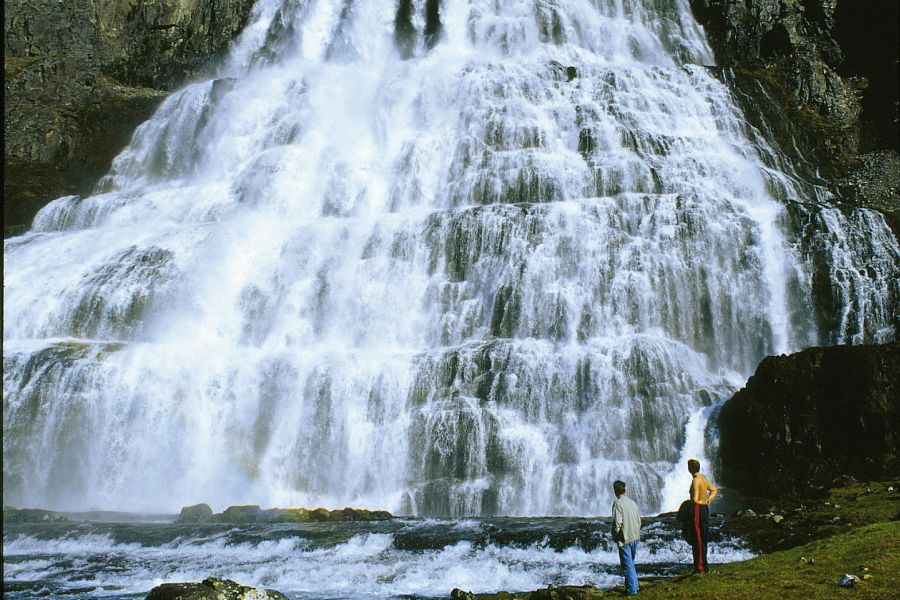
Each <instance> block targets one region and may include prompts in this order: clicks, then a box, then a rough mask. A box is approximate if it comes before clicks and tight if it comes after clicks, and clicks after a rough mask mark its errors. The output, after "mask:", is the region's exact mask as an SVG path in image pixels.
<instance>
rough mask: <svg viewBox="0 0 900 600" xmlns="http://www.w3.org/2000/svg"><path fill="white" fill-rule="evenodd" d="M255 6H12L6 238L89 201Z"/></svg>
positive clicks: (183, 1)
mask: <svg viewBox="0 0 900 600" xmlns="http://www.w3.org/2000/svg"><path fill="white" fill-rule="evenodd" d="M252 5H253V0H211V1H206V2H200V1H199V0H140V1H138V0H80V1H79V2H58V1H57V0H27V1H26V0H9V1H8V2H5V3H4V33H5V39H4V43H5V46H4V53H5V54H4V79H5V94H6V95H5V99H4V124H5V130H4V167H5V169H4V182H3V196H4V198H3V220H4V234H5V235H6V234H10V233H16V232H18V231H21V230H22V229H24V228H25V227H27V225H28V224H29V223H30V222H31V219H32V218H33V216H34V214H35V213H36V212H37V211H38V210H39V209H40V208H41V207H42V206H43V205H44V204H46V203H47V202H48V201H49V200H51V199H53V198H56V197H59V196H61V195H66V194H84V193H87V192H89V191H90V190H91V188H92V187H93V185H94V183H95V182H96V181H97V179H98V178H99V177H100V176H101V175H103V174H104V173H105V172H106V170H107V169H108V168H109V165H110V162H111V160H112V158H113V157H114V156H115V155H116V154H117V153H118V152H119V151H120V150H121V149H122V148H123V147H124V146H125V145H126V144H127V143H128V140H129V139H130V137H131V134H132V132H133V131H134V128H135V127H136V126H137V125H138V124H139V123H141V122H142V121H143V120H145V119H146V118H147V117H149V116H150V114H151V113H152V112H153V110H154V109H155V108H156V106H157V105H158V104H159V103H160V102H161V101H162V100H163V98H165V96H166V95H167V94H168V93H169V92H170V91H171V90H172V89H174V88H175V87H178V86H179V85H181V84H182V83H184V82H185V81H186V80H187V79H188V78H191V77H195V76H197V75H198V74H200V73H202V72H203V71H204V70H205V69H207V68H208V67H209V66H210V65H211V64H212V62H213V61H215V60H216V58H217V57H218V56H220V55H221V54H222V52H223V51H224V50H225V49H226V47H227V45H228V42H229V41H230V40H231V39H232V38H233V37H234V36H235V35H236V34H237V33H238V32H239V31H240V29H241V28H242V27H243V25H244V24H245V22H246V20H247V17H248V16H249V14H250V9H251V8H252Z"/></svg>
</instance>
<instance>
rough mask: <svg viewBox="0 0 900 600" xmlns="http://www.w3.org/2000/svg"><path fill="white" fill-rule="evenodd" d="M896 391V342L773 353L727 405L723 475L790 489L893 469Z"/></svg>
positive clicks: (899, 421) (899, 433)
mask: <svg viewBox="0 0 900 600" xmlns="http://www.w3.org/2000/svg"><path fill="white" fill-rule="evenodd" d="M898 398H900V343H897V342H894V343H891V344H885V345H879V346H853V347H851V346H835V347H831V348H810V349H808V350H804V351H803V352H799V353H796V354H792V355H789V356H772V357H768V358H766V359H764V360H763V361H762V363H760V365H759V367H758V368H757V370H756V373H755V374H754V375H753V376H752V377H751V378H750V380H749V381H748V382H747V385H746V386H745V387H744V388H743V389H742V390H740V391H738V392H737V393H736V394H735V395H734V397H732V398H731V399H730V400H728V401H727V402H726V404H725V405H724V406H723V408H722V410H721V413H720V416H719V428H720V435H721V442H720V449H719V451H720V453H719V458H720V461H721V481H722V483H723V484H725V485H728V486H730V487H733V488H735V489H737V490H739V491H743V492H745V493H748V492H753V491H757V490H768V491H769V492H770V493H777V494H780V496H781V497H787V496H803V495H805V494H810V493H811V492H813V490H811V487H812V486H822V485H828V484H829V483H830V482H832V481H834V480H835V479H836V478H838V477H842V476H845V475H847V474H848V473H853V474H854V475H855V476H856V477H858V478H860V479H864V478H865V479H871V480H876V479H881V478H889V477H891V476H893V475H894V474H896V472H897V469H898V464H897V460H896V456H897V452H898V445H900V402H898ZM776 500H777V498H776Z"/></svg>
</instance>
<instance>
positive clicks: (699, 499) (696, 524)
mask: <svg viewBox="0 0 900 600" xmlns="http://www.w3.org/2000/svg"><path fill="white" fill-rule="evenodd" d="M688 471H689V472H690V473H691V476H693V478H694V479H693V481H691V513H692V517H693V530H692V532H691V550H692V551H693V555H694V573H705V572H706V571H707V570H708V569H709V565H708V564H707V562H706V550H707V537H708V535H709V505H710V504H712V501H713V500H715V498H716V494H718V493H719V490H717V489H716V486H714V485H713V484H712V483H710V481H709V479H707V478H706V477H705V476H704V475H703V474H702V473H701V472H700V461H699V460H697V459H695V458H692V459H690V460H688Z"/></svg>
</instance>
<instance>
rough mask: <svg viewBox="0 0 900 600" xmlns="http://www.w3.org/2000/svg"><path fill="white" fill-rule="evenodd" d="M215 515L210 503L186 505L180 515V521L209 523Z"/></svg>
mask: <svg viewBox="0 0 900 600" xmlns="http://www.w3.org/2000/svg"><path fill="white" fill-rule="evenodd" d="M212 516H213V511H212V509H211V508H210V507H209V504H194V505H193V506H184V507H182V509H181V514H179V515H178V521H177V522H178V523H207V522H209V520H210V519H211V518H212Z"/></svg>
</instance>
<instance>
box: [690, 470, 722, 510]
mask: <svg viewBox="0 0 900 600" xmlns="http://www.w3.org/2000/svg"><path fill="white" fill-rule="evenodd" d="M718 493H719V490H717V489H716V486H714V485H713V484H712V483H710V482H709V480H708V479H707V478H706V477H705V476H704V475H703V474H702V473H695V474H694V480H693V481H692V482H691V501H692V502H694V503H695V504H711V503H712V501H713V499H714V498H715V497H716V494H718Z"/></svg>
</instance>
